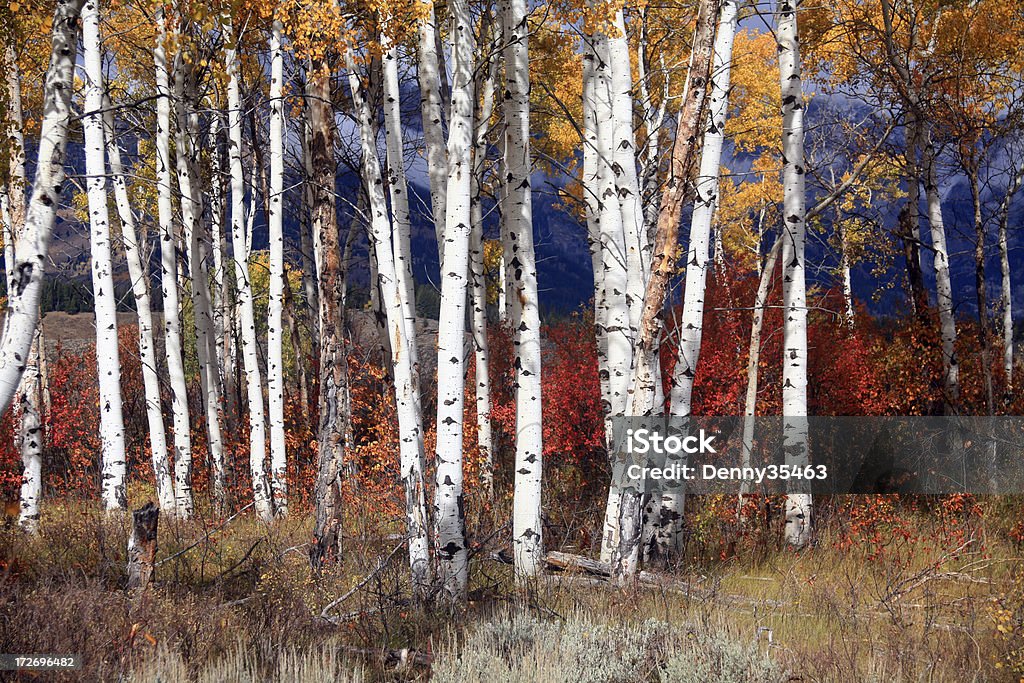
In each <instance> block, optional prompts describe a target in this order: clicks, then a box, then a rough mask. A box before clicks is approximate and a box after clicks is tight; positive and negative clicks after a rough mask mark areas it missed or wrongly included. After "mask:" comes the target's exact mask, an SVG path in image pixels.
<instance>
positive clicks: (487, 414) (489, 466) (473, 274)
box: [469, 35, 504, 499]
mask: <svg viewBox="0 0 1024 683" xmlns="http://www.w3.org/2000/svg"><path fill="white" fill-rule="evenodd" d="M485 38H486V39H487V40H491V41H492V43H491V44H492V45H494V42H493V35H485ZM498 62H499V60H498V59H497V58H496V55H492V56H491V57H490V60H489V64H488V69H487V76H486V78H485V79H484V83H483V89H482V90H483V92H482V93H481V96H480V100H479V110H478V111H477V113H476V115H475V119H476V133H475V138H474V143H473V167H474V170H473V179H472V190H471V192H472V199H471V202H472V203H471V212H472V227H471V233H470V241H469V266H470V284H471V286H472V296H473V311H472V314H473V317H472V328H473V348H474V352H475V353H474V359H475V366H476V431H477V445H478V447H479V448H480V455H481V459H482V463H481V465H480V485H481V486H482V487H483V489H484V495H486V496H487V498H488V499H493V498H494V432H493V430H492V427H491V375H490V348H489V345H488V341H487V274H486V272H485V271H484V220H483V193H482V186H483V181H484V173H485V172H486V161H487V135H488V133H489V132H490V121H491V115H492V114H493V113H494V84H495V81H496V80H497V70H498V66H499V63H498ZM501 264H502V266H503V265H504V259H502V261H501ZM503 284H504V283H502V285H503Z"/></svg>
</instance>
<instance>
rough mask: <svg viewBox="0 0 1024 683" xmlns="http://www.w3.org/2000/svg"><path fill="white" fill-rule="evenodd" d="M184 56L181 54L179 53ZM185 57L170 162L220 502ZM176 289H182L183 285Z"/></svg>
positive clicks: (219, 441)
mask: <svg viewBox="0 0 1024 683" xmlns="http://www.w3.org/2000/svg"><path fill="white" fill-rule="evenodd" d="M182 57H184V55H182ZM186 68H188V69H191V68H192V67H191V64H188V65H186V63H185V59H183V58H182V59H177V60H175V67H174V86H173V87H174V100H175V101H174V109H175V118H176V123H177V126H176V128H175V138H174V140H175V146H176V149H177V151H178V153H177V154H176V155H175V162H176V166H177V171H178V188H179V190H180V195H181V198H180V206H181V223H182V231H183V233H184V239H183V240H182V246H183V249H186V250H187V251H188V254H189V258H188V266H189V272H188V279H189V281H190V283H191V287H190V289H191V295H192V319H193V324H194V327H195V331H196V358H197V360H198V362H199V381H200V392H201V396H202V400H203V407H204V412H205V413H206V433H207V446H208V450H209V456H210V463H211V465H212V468H211V469H212V472H211V480H212V481H211V483H212V486H211V491H212V493H213V497H214V500H215V501H217V503H218V504H223V503H224V497H225V481H224V479H225V472H224V438H223V433H222V429H221V417H222V416H221V397H220V373H219V370H218V369H217V365H218V359H219V356H218V353H217V348H216V340H215V331H214V323H213V307H212V304H211V302H210V281H209V272H208V268H209V263H208V259H207V253H208V250H207V243H206V238H205V235H203V234H202V230H203V223H202V215H203V202H202V193H201V191H200V178H199V170H198V164H197V162H196V156H197V150H198V149H199V140H198V136H199V116H198V114H196V112H195V109H194V108H193V107H192V105H191V102H193V101H194V87H191V85H190V87H188V88H187V90H186V80H187V79H191V77H192V74H186V73H185V69H186ZM181 289H184V287H182V288H181Z"/></svg>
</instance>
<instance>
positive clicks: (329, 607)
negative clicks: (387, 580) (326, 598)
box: [320, 540, 405, 623]
mask: <svg viewBox="0 0 1024 683" xmlns="http://www.w3.org/2000/svg"><path fill="white" fill-rule="evenodd" d="M404 547H405V541H404V540H403V541H402V542H401V543H399V544H398V545H396V546H395V547H394V548H393V549H392V550H391V552H390V553H388V554H387V556H386V557H384V558H382V559H381V560H380V561H379V562H377V566H376V567H374V569H373V571H372V572H370V573H369V574H367V575H366V576H365V577H363V579H362V581H360V582H359V583H357V584H356V585H354V586H352V588H350V589H349V590H348V591H347V592H346V593H345V594H344V595H342V596H341V597H340V598H336V599H334V600H332V601H330V602H329V603H327V604H326V605H325V606H324V608H323V609H322V610H320V618H321V619H323V620H324V621H328V622H331V623H334V622H332V621H331V618H330V617H329V616H328V612H330V611H331V610H332V609H334V608H335V607H337V606H338V605H340V604H341V603H343V602H345V601H346V600H348V599H349V598H350V597H352V595H354V594H355V593H356V591H358V590H359V589H360V588H362V587H363V586H365V585H366V584H368V583H369V582H370V580H371V579H373V577H375V576H376V575H377V574H379V573H380V572H381V570H382V569H384V567H386V566H387V565H388V563H389V562H390V561H391V558H393V557H394V556H395V555H397V554H398V551H399V550H401V549H402V548H404Z"/></svg>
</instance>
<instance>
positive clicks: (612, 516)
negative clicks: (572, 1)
mask: <svg viewBox="0 0 1024 683" xmlns="http://www.w3.org/2000/svg"><path fill="white" fill-rule="evenodd" d="M605 42H606V39H605V38H601V37H592V38H591V37H587V38H584V54H583V59H584V60H585V61H584V72H583V73H584V78H585V79H586V80H588V81H589V82H588V83H584V118H585V119H588V118H589V119H590V121H591V125H592V128H593V142H592V144H591V145H590V146H591V147H592V150H593V151H592V158H593V161H594V167H593V179H592V188H593V190H592V192H591V194H592V195H593V196H594V197H595V201H596V217H595V220H594V223H595V225H596V228H597V231H598V235H599V240H600V244H601V247H600V249H599V253H600V256H601V265H600V269H601V281H602V282H603V284H604V290H603V296H602V297H601V305H602V306H603V309H604V310H603V316H600V317H601V318H603V320H601V322H600V324H602V327H603V330H602V331H601V334H602V335H603V337H604V340H605V342H604V344H603V345H602V346H606V348H607V370H606V373H603V374H607V377H608V380H607V384H608V391H607V395H608V406H607V408H606V410H607V418H608V419H606V421H605V430H606V434H605V439H606V441H607V443H609V444H611V443H612V441H613V438H614V435H613V434H612V431H611V424H612V423H611V419H610V418H612V417H617V416H622V415H625V414H626V404H627V401H628V396H629V381H630V376H631V372H632V366H633V338H634V337H633V332H634V331H635V329H636V328H635V327H631V326H630V316H629V312H630V311H629V302H628V300H627V291H629V289H628V288H629V277H628V272H627V256H626V240H625V235H624V232H623V228H622V212H621V210H620V208H619V202H618V193H617V191H616V188H615V174H614V173H613V171H612V161H613V146H614V132H615V127H614V120H613V119H612V100H611V90H610V86H609V82H608V80H609V79H608V71H609V67H608V64H607V60H606V58H605V57H606V54H605V53H606V51H605V50H604V49H603V47H602V46H603V45H604V43H605ZM590 112H592V114H591V113H590ZM588 130H589V129H588ZM639 300H640V301H641V302H642V301H643V297H642V294H641V296H640V299H639ZM622 466H623V463H622V462H620V461H619V460H615V461H613V462H612V483H611V486H610V487H609V490H608V504H607V505H606V507H605V519H604V531H603V534H602V543H601V561H603V562H611V560H612V556H613V554H614V552H615V549H616V548H617V547H618V543H619V536H618V529H619V522H618V519H619V509H620V504H621V495H622V492H621V491H620V489H619V485H618V482H619V481H620V480H621V478H622V473H623V470H622Z"/></svg>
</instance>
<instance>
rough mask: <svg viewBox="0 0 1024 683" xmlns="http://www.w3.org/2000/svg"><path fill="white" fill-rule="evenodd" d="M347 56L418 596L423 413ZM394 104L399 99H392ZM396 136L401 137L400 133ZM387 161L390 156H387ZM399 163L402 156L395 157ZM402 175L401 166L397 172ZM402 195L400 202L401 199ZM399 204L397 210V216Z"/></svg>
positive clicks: (371, 144) (367, 127) (363, 112)
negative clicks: (392, 384) (383, 315)
mask: <svg viewBox="0 0 1024 683" xmlns="http://www.w3.org/2000/svg"><path fill="white" fill-rule="evenodd" d="M381 42H382V45H383V46H384V47H385V53H384V71H385V74H384V99H385V101H387V102H388V104H387V105H386V107H388V106H391V104H393V103H397V100H398V92H397V86H398V73H397V68H396V66H397V65H396V64H395V62H396V61H397V55H396V53H395V51H394V49H393V48H391V47H389V43H388V38H387V37H386V36H384V35H382V36H381ZM347 57H348V68H349V84H350V87H351V91H352V100H353V102H354V104H355V107H356V113H357V116H358V117H359V124H360V126H359V131H360V142H361V143H362V155H363V167H362V171H363V179H364V182H365V184H366V187H367V188H368V189H369V209H370V231H371V235H372V239H373V241H374V244H375V246H376V250H375V251H376V254H377V275H378V280H379V282H380V288H381V293H382V298H383V302H382V303H383V305H384V310H385V312H386V317H387V334H388V337H389V338H390V340H391V344H390V348H391V362H392V367H393V370H394V378H395V405H396V407H397V412H398V430H399V452H400V461H401V462H400V464H401V469H402V475H401V476H402V485H403V488H404V489H405V509H406V524H407V531H406V535H407V537H408V539H409V567H410V569H411V573H412V582H413V590H414V593H415V594H416V596H417V597H419V598H422V597H423V596H424V595H426V594H427V592H428V591H429V587H430V582H431V578H430V544H429V539H428V537H427V528H428V522H427V505H426V492H425V489H424V473H425V470H426V466H425V463H424V455H423V419H422V415H421V413H420V406H419V401H418V400H417V398H416V389H415V386H414V384H413V365H412V355H411V353H410V352H409V347H410V345H411V344H413V343H414V340H413V339H412V338H410V336H409V334H408V324H409V321H408V318H407V316H406V312H405V310H404V309H405V308H407V307H403V305H402V299H403V298H406V297H407V296H408V292H407V291H406V290H405V288H404V287H402V286H400V278H399V276H398V273H397V270H396V263H395V258H394V253H395V245H394V244H393V236H394V238H397V237H398V234H397V233H398V230H399V227H398V225H397V222H396V224H395V226H394V232H393V231H392V222H391V221H390V220H388V210H387V201H386V199H385V196H384V183H383V182H382V178H381V170H380V162H379V160H378V159H377V146H376V135H374V127H373V123H372V120H371V113H370V108H369V105H368V104H367V102H366V101H365V99H364V97H363V94H362V90H361V88H360V84H359V77H358V75H357V74H356V73H355V71H354V69H353V61H352V56H351V54H349V55H347ZM396 106H397V105H396ZM394 113H396V112H388V111H387V110H385V118H384V123H385V125H386V126H387V127H388V136H389V140H388V146H389V148H390V147H392V146H393V145H394V139H395V138H398V136H399V135H400V129H399V130H395V129H392V128H391V126H393V125H394V124H395V123H396V122H395V121H394V120H393V119H392V118H391V117H389V116H388V114H394ZM399 139H400V138H399ZM389 161H391V159H390V156H389ZM397 162H398V165H399V167H400V168H401V165H402V163H403V162H402V159H401V156H400V155H399V158H398V160H397ZM389 170H390V172H391V173H390V174H391V176H392V178H390V179H389V185H390V186H391V187H392V208H394V207H395V202H394V197H395V196H396V194H397V196H399V197H401V198H402V199H404V198H405V192H406V191H407V189H406V186H405V185H404V182H403V184H402V187H400V188H399V187H396V186H395V185H396V184H397V181H396V180H395V179H394V176H395V175H396V171H395V169H394V167H393V166H392V167H391V168H390V169H389ZM401 176H402V180H403V181H404V172H403V173H402V174H401ZM402 203H404V202H402V201H401V200H400V201H399V204H402ZM405 211H406V213H405V216H404V218H405V220H408V207H407V206H406V209H405ZM397 214H398V210H396V216H397Z"/></svg>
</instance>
